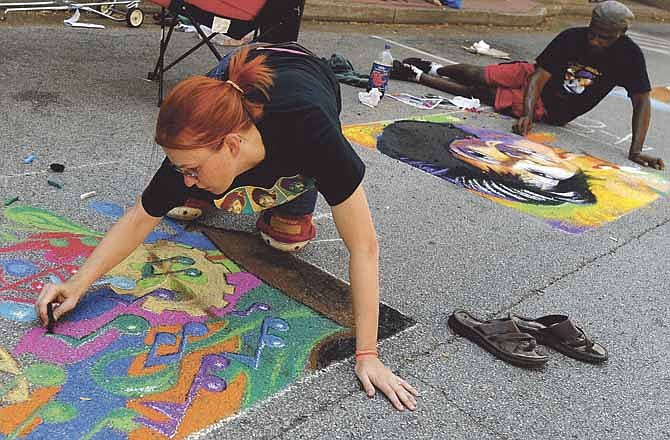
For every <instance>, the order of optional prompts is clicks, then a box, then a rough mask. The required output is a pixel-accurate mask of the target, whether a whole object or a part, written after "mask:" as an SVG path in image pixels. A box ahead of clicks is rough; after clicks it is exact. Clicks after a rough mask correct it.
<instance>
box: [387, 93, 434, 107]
mask: <svg viewBox="0 0 670 440" xmlns="http://www.w3.org/2000/svg"><path fill="white" fill-rule="evenodd" d="M386 96H388V97H389V98H391V99H395V100H396V101H400V102H402V103H405V104H407V105H411V106H412V107H416V108H422V109H424V110H432V109H434V108H435V107H437V106H438V105H440V103H441V102H442V98H419V97H418V96H414V95H410V94H409V93H387V94H386Z"/></svg>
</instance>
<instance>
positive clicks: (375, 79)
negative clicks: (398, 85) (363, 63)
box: [368, 44, 393, 96]
mask: <svg viewBox="0 0 670 440" xmlns="http://www.w3.org/2000/svg"><path fill="white" fill-rule="evenodd" d="M391 69H393V55H391V45H390V44H385V45H384V50H383V51H381V52H380V53H379V56H378V57H377V59H376V60H375V61H374V62H373V63H372V69H370V79H369V80H368V92H369V91H370V90H371V89H373V88H377V89H379V91H380V92H381V94H382V96H384V93H385V92H386V86H387V85H388V82H389V77H390V76H391Z"/></svg>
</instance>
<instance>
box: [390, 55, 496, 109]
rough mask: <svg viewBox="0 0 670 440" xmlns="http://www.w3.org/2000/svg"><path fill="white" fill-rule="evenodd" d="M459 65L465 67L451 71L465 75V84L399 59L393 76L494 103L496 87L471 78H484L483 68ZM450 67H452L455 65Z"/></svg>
mask: <svg viewBox="0 0 670 440" xmlns="http://www.w3.org/2000/svg"><path fill="white" fill-rule="evenodd" d="M459 66H464V67H462V68H459V69H458V70H457V69H449V72H450V73H454V74H459V75H461V76H465V78H466V79H467V82H466V83H465V84H463V83H461V82H460V81H454V80H453V79H450V78H442V77H440V76H435V75H431V74H429V73H426V72H425V71H423V70H422V69H421V68H419V67H417V66H415V65H412V64H406V63H401V62H400V61H397V60H396V61H394V62H393V70H392V71H391V78H393V79H401V80H404V81H412V82H417V83H419V84H423V85H425V86H428V87H432V88H434V89H437V90H441V91H444V92H449V93H452V94H454V95H457V96H466V97H472V96H474V97H476V98H479V99H480V100H481V101H483V102H485V103H486V104H492V103H493V102H494V98H495V94H496V89H495V88H494V87H490V86H488V85H486V84H484V82H483V81H481V82H478V81H476V80H474V81H471V79H476V78H477V77H478V76H481V77H482V78H483V75H484V73H483V69H481V68H480V69H481V72H478V71H477V70H476V69H472V68H471V67H475V66H468V65H464V64H462V65H459ZM448 67H450V68H451V67H453V66H448Z"/></svg>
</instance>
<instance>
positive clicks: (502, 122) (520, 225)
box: [0, 23, 670, 440]
mask: <svg viewBox="0 0 670 440" xmlns="http://www.w3.org/2000/svg"><path fill="white" fill-rule="evenodd" d="M633 31H634V32H636V33H637V34H638V35H637V36H634V37H635V39H636V40H637V41H639V42H640V44H641V45H642V46H643V47H644V46H646V48H645V50H644V53H645V55H646V57H647V62H648V69H649V72H650V77H651V79H652V83H653V85H668V84H669V80H668V77H669V76H670V63H668V60H669V57H670V29H669V28H668V26H667V25H664V24H657V23H656V24H643V23H638V24H636V26H635V27H634V28H633ZM553 35H554V33H553V32H546V31H534V30H528V29H526V30H523V31H521V32H517V31H514V30H507V31H500V30H498V29H490V28H482V29H459V28H454V27H450V28H440V27H431V28H427V29H422V28H410V27H406V28H391V27H382V26H379V27H377V26H374V25H365V26H354V25H318V24H309V23H307V24H305V25H304V27H303V30H302V32H301V35H300V41H301V42H302V43H303V44H305V45H306V46H308V47H310V48H312V49H313V50H314V51H315V52H316V53H317V54H320V55H322V56H329V55H330V54H332V53H339V54H342V55H344V56H346V57H347V58H349V59H350V60H351V61H352V63H353V64H354V66H355V67H356V69H357V70H360V71H365V70H367V69H368V68H369V66H370V62H371V61H372V59H373V57H374V56H375V54H376V53H377V52H378V50H379V49H380V48H381V47H382V45H383V42H384V41H388V42H390V43H391V44H392V51H393V55H394V56H395V57H396V58H404V57H409V56H421V57H427V58H431V59H433V60H434V61H442V62H445V63H448V62H471V63H477V64H485V63H490V62H494V61H495V60H493V59H490V58H484V57H480V56H475V55H472V54H469V53H468V52H466V51H464V50H463V49H462V47H461V46H463V45H464V44H466V43H472V42H474V41H478V40H480V39H485V40H486V41H487V42H489V43H490V44H491V45H492V46H493V47H495V48H498V49H501V50H504V51H506V52H509V53H511V54H512V56H513V57H514V58H519V59H532V58H533V57H534V56H535V55H536V54H537V53H539V51H540V50H541V49H542V48H543V47H544V45H546V43H547V42H548V41H549V40H550V39H551V38H552V36H553ZM158 37H159V29H158V28H157V27H152V26H143V27H142V28H140V29H128V28H123V27H110V28H108V29H106V30H83V29H80V30H73V29H68V28H65V27H63V26H60V25H58V24H55V25H52V24H38V25H26V26H13V25H11V23H3V24H1V25H0V59H1V60H2V64H1V66H0V83H1V84H3V87H2V89H0V108H2V111H1V112H0V127H2V136H0V152H1V156H0V157H1V158H0V164H1V165H0V194H1V195H2V199H3V200H4V199H6V198H8V197H10V196H14V195H18V196H20V197H21V202H22V203H25V204H27V205H32V206H37V207H43V208H45V209H48V210H51V211H53V212H55V213H57V214H59V215H62V216H64V217H67V218H70V219H72V220H74V221H76V222H78V223H80V224H82V225H84V226H86V227H89V228H92V229H95V230H99V231H102V230H105V229H106V228H108V227H109V226H110V224H111V220H109V219H105V218H102V217H100V216H96V215H94V214H93V213H91V212H90V210H88V209H87V208H86V207H87V204H88V202H87V201H81V200H80V199H79V195H80V194H81V193H84V192H87V191H93V190H95V191H97V193H98V195H97V197H98V198H99V199H100V200H106V201H110V202H115V203H117V204H120V205H122V206H126V207H128V206H130V205H131V204H132V203H133V202H134V200H135V198H136V197H137V195H138V194H140V193H141V191H142V189H143V187H144V185H145V184H146V182H147V179H148V178H149V177H150V175H151V173H152V169H153V167H155V166H156V164H157V163H158V160H159V157H157V156H156V154H154V153H155V151H153V150H152V148H153V147H152V144H151V139H152V133H153V128H154V125H155V120H156V116H157V107H156V102H155V100H156V86H155V84H152V83H149V82H147V81H145V80H144V78H145V77H146V73H147V72H148V71H149V70H151V69H152V67H153V65H152V63H153V61H154V60H155V57H156V56H157V54H158ZM194 38H195V37H194V36H193V35H188V34H179V35H176V36H175V37H174V40H175V41H174V43H176V45H177V46H179V47H182V48H184V49H185V48H186V47H187V46H188V43H192V42H193V41H194V40H193V39H194ZM622 62H623V61H622ZM213 63H214V58H213V57H212V56H211V55H210V54H208V53H206V52H205V51H204V50H203V51H201V52H199V53H198V55H197V56H194V57H191V58H190V59H189V60H187V61H186V62H184V63H182V64H181V65H179V66H178V67H176V68H175V69H173V70H172V71H170V72H169V73H168V84H167V86H168V87H170V86H172V85H174V84H175V82H176V81H177V80H178V79H180V78H184V77H186V76H187V75H189V74H192V73H194V72H197V73H200V72H206V71H208V70H209V69H210V68H211V67H212V66H213ZM391 90H393V91H398V92H408V93H413V94H422V93H430V92H431V90H430V89H427V88H425V87H423V86H419V85H416V84H412V83H405V82H399V81H393V82H392V83H391ZM358 91H359V90H358V89H354V88H352V87H349V86H342V92H343V112H342V121H343V124H353V123H364V122H372V121H381V120H389V119H397V118H404V117H408V116H416V115H420V114H425V113H424V112H423V111H422V110H418V109H415V108H412V107H409V106H406V105H404V104H402V103H399V102H395V101H392V100H390V99H388V98H385V99H384V100H383V101H382V103H381V104H380V106H379V107H377V108H376V109H370V108H368V107H364V106H362V105H360V104H359V103H358V102H357V98H356V96H357V93H358ZM443 112H449V113H450V114H451V115H453V116H455V117H459V118H464V119H463V120H464V122H465V123H468V124H472V125H476V126H483V127H488V128H495V129H500V130H509V129H510V127H511V125H512V123H513V121H512V120H511V119H508V118H503V117H499V116H496V115H492V114H489V113H488V112H483V113H471V112H463V111H459V110H457V109H446V110H445V109H442V110H433V111H430V112H428V113H443ZM630 112H631V106H630V103H629V101H628V100H627V99H626V98H625V96H624V97H621V96H615V95H612V96H609V97H607V98H606V99H605V101H604V102H603V103H601V105H599V106H598V107H597V108H596V109H594V110H593V111H592V112H590V113H589V114H587V115H585V117H582V118H580V119H579V120H577V121H575V122H573V123H571V124H569V125H568V126H566V127H563V128H558V127H548V126H543V125H539V126H538V127H537V128H536V130H537V131H541V132H546V133H552V134H553V135H554V136H555V140H554V141H553V142H552V145H554V146H558V147H560V148H562V149H565V150H568V151H575V152H582V151H584V152H588V153H589V154H592V155H594V156H597V157H599V158H602V159H605V160H608V161H611V162H613V163H615V164H618V165H621V166H633V164H632V163H630V162H628V161H627V159H626V152H627V147H628V144H627V140H626V139H627V136H628V135H629V133H630V118H631V113H630ZM666 121H668V113H667V110H666V109H664V108H663V107H662V106H661V107H657V108H655V109H654V111H653V116H652V127H651V130H650V132H649V135H648V141H647V147H648V152H649V154H655V155H659V156H661V157H662V158H664V159H665V161H666V163H668V162H670V148H668V143H667V139H668V138H669V137H670V127H669V126H668V124H667V123H666ZM356 149H357V152H358V153H359V154H360V155H361V157H362V158H363V160H364V162H365V163H366V165H367V174H366V178H365V187H366V191H367V194H368V198H369V203H370V206H371V210H372V213H373V217H374V220H375V224H376V227H377V231H378V235H379V239H380V243H381V295H382V301H383V302H384V303H386V304H387V305H389V306H391V307H393V308H395V309H397V310H399V311H401V312H402V313H404V314H406V315H407V316H409V317H411V318H413V319H414V320H416V321H417V324H416V325H415V326H414V327H412V328H410V329H409V330H406V331H404V332H402V333H400V334H399V335H397V336H396V337H394V338H392V339H390V340H387V341H384V342H383V343H382V344H381V346H380V350H381V352H382V357H383V360H384V361H385V362H386V363H387V364H388V365H389V366H391V367H392V368H394V369H395V370H397V372H398V373H399V374H401V375H402V376H403V377H405V378H406V379H407V380H408V381H410V382H411V383H413V384H414V385H415V386H417V387H418V388H419V390H420V392H421V398H420V401H419V409H418V410H417V411H415V412H403V413H401V412H397V411H395V410H393V409H392V407H391V406H390V405H389V404H388V402H387V401H386V400H385V399H384V398H382V397H380V396H379V395H378V396H377V397H376V398H374V399H373V400H369V399H368V398H366V397H365V395H364V394H363V393H362V392H361V391H360V390H359V386H358V383H357V381H356V379H355V376H354V373H353V361H351V360H349V361H344V362H341V363H338V364H335V365H333V366H331V367H329V368H328V369H326V370H325V371H321V372H319V373H314V374H308V375H306V376H305V377H303V378H301V379H299V380H298V381H297V382H296V383H295V384H293V385H292V386H291V387H289V388H288V389H286V390H285V391H283V392H281V393H280V394H278V395H276V396H274V397H272V398H270V399H267V400H265V401H263V402H261V403H259V404H258V405H256V406H254V407H253V408H251V409H249V410H246V411H244V412H243V413H242V414H241V415H239V416H237V417H234V418H232V419H229V420H224V421H222V422H219V423H217V424H215V425H212V426H211V427H210V428H209V429H207V430H205V431H202V432H201V433H199V434H195V435H194V436H193V438H212V439H214V438H241V437H247V438H304V439H311V438H315V439H316V438H324V439H326V438H327V439H333V438H342V439H345V438H346V439H349V438H352V439H353V438H366V439H368V438H408V439H409V438H411V439H416V438H426V439H428V438H431V439H444V438H450V439H478V440H480V439H528V440H530V439H547V438H550V439H564V438H574V439H592V438H609V439H630V438H659V439H661V438H670V434H668V433H669V432H670V418H668V416H667V415H668V414H670V395H669V394H668V393H667V392H666V390H667V388H668V386H669V385H670V369H669V368H668V366H667V362H666V361H665V360H664V359H665V356H666V355H667V354H668V353H670V327H669V326H668V322H667V316H668V314H669V313H670V300H669V299H668V297H667V292H668V290H669V288H670V277H669V276H668V262H667V258H666V257H664V255H666V249H667V247H668V244H670V243H669V241H668V236H667V235H666V234H667V233H668V232H670V226H669V223H670V203H668V199H667V198H666V197H660V198H659V199H657V200H656V201H654V202H653V203H651V204H649V205H647V206H645V207H644V208H641V209H637V210H634V211H632V212H630V213H628V214H627V215H625V216H623V217H621V218H620V219H618V220H616V221H613V222H611V223H606V224H604V225H602V226H600V227H597V228H594V229H591V230H589V231H587V232H585V233H583V234H579V235H573V234H566V233H564V232H561V231H559V230H557V229H555V228H552V227H550V226H548V225H547V224H546V223H545V222H543V221H540V220H538V219H537V218H535V217H531V216H528V215H526V214H523V213H521V212H518V211H516V210H513V209H510V208H507V207H504V206H502V205H500V204H497V203H494V202H492V201H489V200H487V199H484V198H481V197H478V196H476V195H474V194H472V193H469V192H467V191H464V190H463V189H462V188H459V187H457V186H455V185H452V184H449V183H447V182H445V181H443V180H440V179H436V178H434V177H433V176H430V175H428V174H426V173H423V172H421V171H418V170H416V169H413V168H410V167H408V166H406V165H405V164H402V163H400V162H397V161H395V160H392V159H390V158H388V157H386V156H384V155H382V154H380V153H379V152H377V151H373V150H369V149H365V148H361V147H356ZM29 153H35V154H36V156H37V159H36V162H35V163H34V164H32V165H26V164H24V163H23V159H24V158H25V157H26V155H27V154H29ZM51 162H60V163H64V164H67V166H68V170H67V172H66V173H64V174H63V175H62V176H59V179H60V181H61V182H62V183H63V188H62V189H57V188H54V187H51V186H48V185H47V184H46V183H45V180H46V174H45V172H44V165H45V164H47V163H51ZM662 175H663V176H664V177H665V178H667V177H668V173H667V171H665V172H663V174H662ZM3 222H4V223H3ZM207 223H208V224H212V225H216V226H223V227H230V228H238V229H242V230H248V231H253V225H254V222H253V218H231V217H228V216H214V217H211V218H208V219H207ZM0 225H5V226H6V225H7V223H6V221H5V220H0ZM317 227H318V234H317V237H316V240H315V242H314V243H312V244H311V245H310V246H309V247H308V248H306V249H305V250H304V251H303V252H302V253H301V254H300V256H301V258H304V259H305V260H307V261H308V262H311V263H313V264H315V265H317V266H319V267H321V268H323V269H325V270H326V271H328V272H330V273H332V274H334V275H335V276H338V277H340V278H343V279H347V277H348V275H347V264H346V261H347V258H346V257H347V253H346V249H345V247H344V245H343V244H342V243H341V242H340V241H337V238H338V237H337V232H336V230H335V227H334V224H333V222H332V219H331V218H330V217H329V216H328V208H327V206H326V204H325V203H324V201H323V200H320V201H319V205H318V207H317ZM456 308H465V309H468V310H472V311H473V312H474V313H476V314H478V315H480V316H482V317H493V316H505V315H506V314H507V313H508V312H510V311H513V312H519V313H522V314H524V315H529V316H538V315H543V314H549V313H563V314H567V315H569V316H571V317H573V318H574V319H575V320H576V321H577V322H578V323H580V324H581V325H582V326H583V328H584V329H585V330H586V331H587V332H588V334H589V335H591V336H592V337H594V338H595V339H596V340H597V341H599V342H601V343H602V344H603V345H605V346H606V347H607V348H608V350H609V352H610V356H611V358H610V360H609V361H608V362H607V363H605V364H604V365H599V366H594V365H589V364H584V363H580V362H578V361H575V360H572V359H569V358H566V357H564V356H562V355H560V354H559V353H557V352H553V351H549V357H550V360H549V363H548V365H547V367H546V368H545V369H544V370H542V371H527V370H523V369H520V368H517V367H513V366H510V365H508V364H506V363H503V362H501V361H499V360H496V359H495V358H494V357H493V356H491V355H490V354H488V353H486V352H484V351H483V350H482V349H480V348H479V347H477V346H475V345H473V344H472V343H470V342H469V341H467V340H465V339H463V338H460V337H456V336H454V335H453V334H452V333H451V332H450V331H449V329H448V327H447V317H448V314H449V313H450V312H451V311H452V310H454V309H456ZM27 325H30V324H26V326H27ZM26 326H17V325H16V324H15V323H10V322H8V321H0V328H2V333H3V335H4V341H3V345H4V346H8V347H11V346H12V344H14V343H16V341H17V340H18V338H19V336H20V335H21V334H22V333H23V332H24V331H25V329H26V328H27V327H26Z"/></svg>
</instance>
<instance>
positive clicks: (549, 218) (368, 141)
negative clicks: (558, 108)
mask: <svg viewBox="0 0 670 440" xmlns="http://www.w3.org/2000/svg"><path fill="white" fill-rule="evenodd" d="M413 121H416V120H413ZM421 121H426V119H425V118H421ZM393 122H394V121H386V122H377V123H371V124H363V125H356V126H348V127H344V129H343V132H344V135H345V136H346V137H347V138H348V139H349V140H350V141H352V142H355V143H363V145H364V146H365V147H367V148H375V147H376V146H377V140H378V138H381V136H386V134H383V133H386V132H385V131H384V130H385V129H386V127H389V126H390V124H392V123H393ZM430 122H437V123H448V124H453V123H454V122H455V121H454V118H452V117H449V116H446V115H442V117H440V115H433V116H432V117H431V119H430ZM399 124H402V122H399ZM419 124H421V122H419ZM433 125H434V124H433ZM455 127H457V128H458V129H460V130H463V131H464V132H466V134H465V135H464V136H463V137H464V139H456V140H454V141H453V142H451V144H450V145H449V146H448V148H446V149H445V150H444V153H443V159H444V160H441V162H442V163H443V164H444V163H449V165H448V166H447V165H439V164H437V163H436V162H430V161H421V160H415V159H416V157H415V159H412V158H411V155H412V150H413V148H414V147H413V145H416V144H411V143H408V144H407V147H406V148H404V151H405V152H406V154H404V155H399V154H395V155H392V157H395V158H396V159H399V160H402V161H403V162H406V163H408V164H409V165H411V166H413V167H416V168H419V169H421V170H423V171H425V172H428V173H430V174H432V175H435V176H436V177H439V178H442V179H444V180H447V181H449V182H452V183H455V184H457V185H459V186H461V187H464V188H465V189H467V190H468V191H470V192H472V193H475V194H477V195H479V196H481V197H485V198H487V199H490V200H493V201H495V202H497V203H500V204H502V205H505V206H508V207H511V208H514V209H516V210H518V211H521V212H524V213H527V214H530V215H533V216H535V217H539V218H541V219H544V220H546V222H547V223H548V224H550V225H552V226H553V227H555V228H557V229H559V230H561V231H564V232H568V233H575V234H577V233H581V232H584V231H585V230H588V229H591V228H595V227H598V226H601V225H603V224H605V223H608V222H611V221H614V220H616V219H617V218H619V217H621V216H623V215H624V214H626V213H628V212H630V211H633V210H635V209H638V208H641V207H643V206H646V205H648V204H649V203H651V202H653V201H654V200H656V199H657V198H658V197H662V196H667V194H668V191H669V190H670V184H669V182H668V180H667V179H665V177H664V176H663V174H662V173H661V172H657V171H654V170H648V169H640V168H638V167H626V166H619V165H616V164H613V163H610V162H607V161H604V160H601V159H598V158H596V157H593V156H589V155H586V154H576V153H570V152H567V151H564V150H561V149H560V148H554V147H548V146H545V145H542V144H539V143H536V142H532V141H530V140H528V139H525V138H522V137H520V136H517V135H514V134H511V133H504V132H498V131H494V130H488V129H477V128H473V127H468V126H464V125H455ZM387 132H388V130H387ZM417 142H420V141H419V140H417ZM379 149H380V150H381V148H379ZM415 150H416V149H415ZM385 153H386V154H388V152H385Z"/></svg>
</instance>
